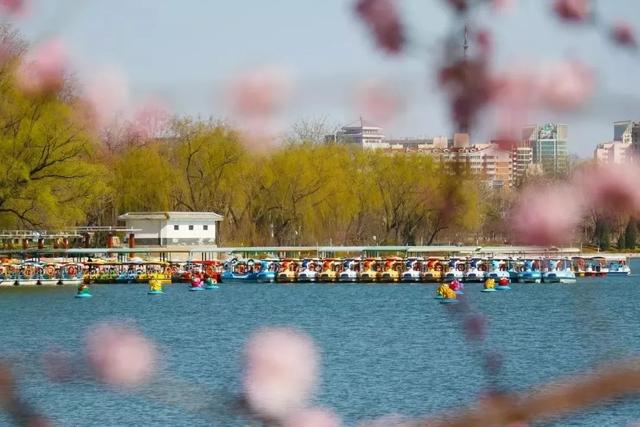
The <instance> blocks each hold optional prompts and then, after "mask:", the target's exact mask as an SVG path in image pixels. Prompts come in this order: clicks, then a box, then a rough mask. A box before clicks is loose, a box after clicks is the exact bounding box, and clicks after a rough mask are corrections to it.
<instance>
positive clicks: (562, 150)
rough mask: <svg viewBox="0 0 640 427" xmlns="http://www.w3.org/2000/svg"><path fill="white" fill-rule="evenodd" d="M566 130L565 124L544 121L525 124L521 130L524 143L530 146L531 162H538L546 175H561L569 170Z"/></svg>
mask: <svg viewBox="0 0 640 427" xmlns="http://www.w3.org/2000/svg"><path fill="white" fill-rule="evenodd" d="M567 131H568V126H567V125H563V124H557V123H546V124H544V125H531V126H527V127H525V128H524V130H523V132H522V137H523V138H522V139H523V141H524V143H525V145H528V146H529V147H531V152H532V157H533V163H534V164H540V165H541V166H542V170H543V172H544V173H545V174H547V175H552V176H561V175H565V174H566V173H567V172H568V171H569V151H568V150H567Z"/></svg>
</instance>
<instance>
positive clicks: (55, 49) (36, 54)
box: [16, 39, 67, 95]
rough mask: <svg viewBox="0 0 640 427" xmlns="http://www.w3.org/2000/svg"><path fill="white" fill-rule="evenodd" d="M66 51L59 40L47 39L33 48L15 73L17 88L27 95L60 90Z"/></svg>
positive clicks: (65, 62) (65, 63)
mask: <svg viewBox="0 0 640 427" xmlns="http://www.w3.org/2000/svg"><path fill="white" fill-rule="evenodd" d="M66 65H67V51H66V47H65V44H64V43H63V41H62V40H61V39H49V40H47V41H44V42H42V43H40V44H38V45H36V46H34V47H33V49H31V50H30V51H29V52H27V54H26V55H25V57H24V58H23V60H22V62H21V64H20V66H19V67H18V69H17V71H16V80H17V83H18V87H20V88H21V89H22V90H23V91H24V92H25V93H27V94H29V95H46V94H49V93H53V92H56V91H58V90H59V89H61V88H62V85H63V84H64V73H65V69H66Z"/></svg>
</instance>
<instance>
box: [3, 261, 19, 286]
mask: <svg viewBox="0 0 640 427" xmlns="http://www.w3.org/2000/svg"><path fill="white" fill-rule="evenodd" d="M16 274H17V273H16V271H15V270H14V269H13V268H12V266H11V265H0V286H13V285H15V284H16V277H17V276H16Z"/></svg>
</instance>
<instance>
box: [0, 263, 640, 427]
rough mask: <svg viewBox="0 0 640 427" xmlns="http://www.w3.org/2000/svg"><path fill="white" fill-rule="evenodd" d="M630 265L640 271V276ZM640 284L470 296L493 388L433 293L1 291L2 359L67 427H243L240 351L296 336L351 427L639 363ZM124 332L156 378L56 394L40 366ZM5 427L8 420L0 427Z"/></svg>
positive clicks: (607, 421) (329, 402)
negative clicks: (271, 332)
mask: <svg viewBox="0 0 640 427" xmlns="http://www.w3.org/2000/svg"><path fill="white" fill-rule="evenodd" d="M632 268H633V269H634V270H635V271H640V263H638V262H634V263H633V264H632ZM638 277H640V276H630V277H607V278H584V279H579V280H578V282H577V283H576V284H539V285H534V284H514V285H513V290H511V291H505V292H494V293H481V292H480V289H481V285H480V284H467V285H466V286H465V295H464V298H465V299H466V300H467V301H469V304H470V306H471V307H472V308H473V310H475V311H479V312H482V313H484V314H486V316H487V317H488V334H489V335H488V337H487V340H486V347H485V349H486V350H490V351H495V352H497V353H498V354H500V355H502V357H503V359H504V368H503V370H502V374H501V375H500V376H498V377H495V376H494V377H491V378H487V377H486V376H485V375H484V374H483V369H482V367H481V359H480V358H479V357H478V353H477V351H476V350H477V349H476V348H475V347H473V346H470V345H469V343H468V342H467V341H466V339H465V337H464V334H463V333H462V328H461V322H460V319H459V316H457V315H456V314H454V313H455V309H452V308H450V307H449V306H444V305H441V304H439V303H438V302H437V301H435V300H434V299H433V296H434V292H435V285H428V284H412V285H397V284H396V285H391V284H367V285H365V284H362V285H360V284H344V285H343V284H305V285H298V284H294V285H283V284H269V285H268V284H232V285H231V284H230V285H221V286H220V288H219V289H217V290H211V291H206V292H188V289H187V287H186V285H171V286H166V287H165V292H166V293H165V294H164V295H161V296H150V295H147V288H146V287H145V286H143V285H95V286H93V287H92V289H91V292H92V294H93V298H90V299H86V300H78V299H75V298H73V295H74V293H75V289H74V288H71V287H56V288H37V289H24V288H13V287H10V288H3V289H0V325H2V332H1V334H0V357H4V358H6V359H9V360H11V361H13V363H14V364H15V366H16V372H17V373H18V375H19V380H20V384H19V386H20V391H21V393H22V395H23V396H24V397H25V399H26V400H27V401H28V402H29V403H30V404H33V405H35V406H36V407H37V408H39V409H40V410H42V411H43V412H44V413H46V414H47V415H48V416H49V417H50V418H52V419H53V420H54V422H55V423H56V425H60V426H125V425H153V426H209V425H215V426H243V425H248V421H247V420H246V419H244V418H242V417H241V416H239V415H238V411H237V409H236V408H234V406H233V405H232V404H231V403H230V402H232V401H233V399H234V396H236V395H237V393H238V390H239V388H240V376H241V371H240V364H241V356H242V348H243V345H244V343H245V340H246V338H247V336H248V335H249V334H250V332H251V331H253V330H255V329H256V328H259V327H262V326H269V325H291V326H295V327H297V328H299V329H301V330H303V331H305V332H307V333H308V334H309V335H311V336H312V337H313V338H314V340H316V342H317V343H318V345H319V347H320V348H321V349H322V365H323V377H322V383H321V387H320V390H319V392H318V393H317V396H316V403H317V404H319V405H322V406H328V407H332V408H334V409H335V410H336V412H337V413H338V414H339V415H340V416H341V417H342V418H343V419H344V420H345V424H346V425H355V424H356V422H357V421H358V420H362V419H365V418H372V417H376V416H380V415H383V414H388V413H398V414H405V415H410V416H420V415H426V414H432V413H435V412H438V411H443V410H446V409H449V408H453V407H456V406H460V405H468V404H470V403H472V402H473V400H474V399H475V398H476V397H477V396H478V395H479V394H480V393H482V392H484V391H486V390H487V387H488V386H489V385H490V381H498V385H499V386H501V387H504V388H506V389H512V390H521V389H525V388H527V387H529V386H532V385H536V384H540V383H544V382H546V381H549V380H552V379H554V378H557V377H558V376H563V375H569V374H571V373H574V372H580V371H583V370H585V369H587V368H589V367H591V366H593V365H594V364H600V363H613V362H612V361H613V360H615V359H616V358H621V357H627V356H633V355H635V354H637V353H639V352H640V328H639V327H638V326H639V325H638V318H640V306H639V304H638V301H640V286H639V283H638V282H639V279H638ZM112 319H125V320H127V321H131V322H133V323H134V324H135V325H136V326H137V327H139V328H140V329H142V330H143V331H144V333H146V334H147V335H149V336H150V337H152V338H153V339H154V340H155V341H156V342H157V343H158V344H159V346H160V349H161V351H162V354H163V363H162V367H161V369H160V370H159V372H158V379H157V380H156V382H154V383H153V384H150V385H149V386H148V387H146V388H145V389H142V390H138V391H135V392H122V391H118V390H109V389H106V388H104V387H102V386H100V385H98V384H95V383H93V382H91V381H88V380H83V379H75V380H73V381H71V382H68V383H62V384H61V383H54V382H51V381H49V380H47V379H46V378H45V376H44V375H43V373H42V372H41V369H40V362H39V360H40V355H41V354H42V352H43V351H45V350H47V349H50V348H51V347H53V346H55V347H59V348H63V349H66V350H69V351H70V352H71V353H72V354H75V355H78V358H77V363H80V364H81V363H82V359H81V357H80V356H79V355H80V354H81V351H82V342H83V341H82V340H83V337H84V336H85V334H87V333H89V334H90V333H91V327H92V325H94V324H95V323H96V322H98V321H101V320H112ZM638 420H640V398H639V399H635V400H634V399H627V400H625V401H622V402H615V404H609V405H603V406H600V407H597V408H592V409H589V410H585V411H584V412H581V413H579V414H575V415H573V416H571V417H567V418H563V419H560V420H555V421H553V422H547V423H545V424H541V425H563V426H564V425H569V426H608V425H611V426H621V425H627V424H629V423H631V422H636V421H638ZM8 423H9V421H8V419H7V418H6V416H5V415H3V414H0V425H7V424H8Z"/></svg>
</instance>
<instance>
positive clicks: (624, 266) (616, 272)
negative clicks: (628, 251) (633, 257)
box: [608, 259, 631, 276]
mask: <svg viewBox="0 0 640 427" xmlns="http://www.w3.org/2000/svg"><path fill="white" fill-rule="evenodd" d="M630 274H631V268H630V267H629V262H628V260H627V259H618V260H614V261H609V272H608V275H609V276H629V275H630Z"/></svg>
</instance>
